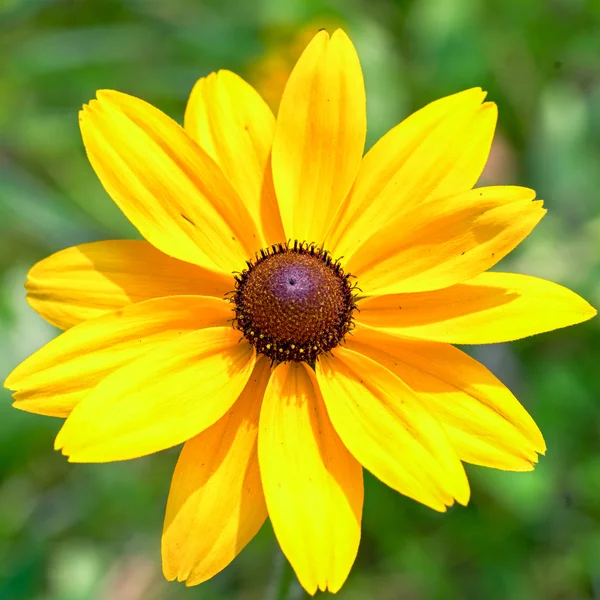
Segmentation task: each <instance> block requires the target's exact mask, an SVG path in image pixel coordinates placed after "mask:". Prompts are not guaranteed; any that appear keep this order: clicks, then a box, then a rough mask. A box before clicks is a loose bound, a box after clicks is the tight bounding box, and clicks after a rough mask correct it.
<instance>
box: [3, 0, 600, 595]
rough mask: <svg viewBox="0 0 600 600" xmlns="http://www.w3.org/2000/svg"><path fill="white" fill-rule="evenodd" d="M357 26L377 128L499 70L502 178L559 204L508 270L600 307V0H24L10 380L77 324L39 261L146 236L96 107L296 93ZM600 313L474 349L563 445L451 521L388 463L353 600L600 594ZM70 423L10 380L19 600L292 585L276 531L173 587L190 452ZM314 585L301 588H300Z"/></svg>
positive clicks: (9, 162) (17, 21)
mask: <svg viewBox="0 0 600 600" xmlns="http://www.w3.org/2000/svg"><path fill="white" fill-rule="evenodd" d="M340 25H341V26H343V27H345V28H346V29H347V30H348V31H349V33H350V34H351V36H352V38H353V40H354V42H355V44H356V46H357V49H358V52H359V55H360V57H361V61H362V65H363V68H364V72H365V78H366V86H367V95H368V116H369V137H368V144H369V145H370V144H372V143H373V142H374V141H375V140H376V139H377V138H378V137H379V136H380V135H382V134H383V133H384V132H385V131H386V130H387V129H389V128H390V127H391V126H393V125H395V124H396V123H397V122H398V121H399V120H401V119H402V118H403V117H405V116H406V115H407V114H409V113H410V112H411V111H413V110H414V109H417V108H419V107H421V106H422V105H424V104H426V103H427V102H429V101H431V100H433V99H436V98H438V97H441V96H444V95H446V94H449V93H453V92H456V91H458V90H461V89H464V88H467V87H470V86H475V85H481V86H483V87H484V88H485V89H487V90H488V91H489V97H490V98H491V99H492V100H494V101H495V102H497V103H498V106H499V111H500V122H499V128H498V132H497V136H496V140H495V143H494V146H493V148H492V154H491V157H490V161H489V164H488V167H487V168H486V171H485V173H484V175H483V178H482V179H483V180H485V183H497V184H502V183H516V184H519V185H525V186H530V187H533V188H535V189H536V190H537V191H538V195H539V197H541V198H543V199H545V201H546V206H547V207H548V209H549V213H548V215H547V217H546V218H545V219H544V220H543V221H542V223H541V224H540V225H539V226H538V228H537V229H536V231H535V232H534V233H533V234H532V235H531V236H530V237H529V238H528V239H527V241H526V242H525V243H524V244H523V245H522V247H521V248H519V249H517V251H516V252H514V253H513V254H512V255H511V256H510V257H509V258H508V259H506V260H505V261H504V262H503V264H502V268H503V269H510V270H514V271H520V272H524V273H528V274H532V275H538V276H542V277H546V278H549V279H552V280H554V281H557V282H560V283H563V284H566V285H568V286H570V287H572V288H573V289H575V290H576V291H578V292H579V293H580V294H582V295H584V296H585V297H586V298H587V299H588V300H590V301H591V302H592V303H593V304H595V305H596V306H599V305H600V277H599V275H600V192H599V190H600V3H599V2H598V1H597V0H481V1H477V0H415V1H410V0H408V1H400V0H398V1H393V0H363V1H360V0H355V1H348V0H340V1H339V2H334V1H333V0H332V1H331V2H329V1H327V0H258V1H255V2H252V1H248V0H211V1H201V2H199V1H192V0H102V1H91V0H90V1H88V0H85V1H84V0H63V1H59V0H2V1H1V2H0V74H1V77H0V379H3V378H4V376H5V375H6V374H8V372H9V371H10V370H11V369H12V368H13V367H14V366H16V365H17V363H18V362H19V361H20V360H22V359H23V358H25V357H26V356H28V355H29V354H30V353H32V352H33V351H34V350H36V349H37V348H38V347H40V346H41V345H42V344H44V343H45V342H46V341H48V340H50V339H51V338H52V337H54V336H55V335H57V333H58V331H57V330H55V329H54V328H53V327H51V326H50V325H48V324H46V323H45V322H43V321H42V320H41V318H39V317H38V316H37V315H36V314H34V313H33V311H32V310H31V309H30V308H29V307H28V306H27V304H26V302H25V300H24V290H23V282H24V279H25V274H26V271H27V269H28V268H29V267H30V266H31V265H33V264H34V263H35V262H36V261H37V260H39V259H41V258H43V257H44V256H46V255H48V254H50V253H52V252H54V251H56V250H59V249H61V248H65V247H67V246H71V245H73V244H77V243H81V242H86V241H92V240H101V239H107V238H122V237H135V236H136V232H135V231H134V230H133V228H132V227H131V226H130V225H129V224H128V222H127V221H126V220H125V218H124V217H123V216H122V215H121V214H120V212H119V211H118V209H117V208H116V207H115V206H114V205H113V203H112V202H111V200H110V199H109V198H108V197H107V195H106V194H105V192H104V191H103V189H102V188H101V186H100V184H99V182H98V181H97V179H96V177H95V176H94V173H93V172H92V169H91V168H90V166H89V165H88V163H87V160H86V158H85V154H84V151H83V147H82V144H81V139H80V136H79V131H78V127H77V112H78V110H79V108H80V107H81V105H82V104H83V103H84V102H86V101H88V100H89V99H90V98H91V97H93V96H94V93H95V91H96V90H97V89H99V88H114V89H118V90H121V91H125V92H128V93H131V94H134V95H137V96H140V97H142V98H144V99H146V100H148V101H150V102H151V103H153V104H154V105H156V106H158V107H160V108H161V109H163V110H164V111H166V112H167V113H169V114H170V115H172V116H173V117H175V118H176V119H178V120H181V119H182V116H183V110H184V106H185V101H186V97H187V94H188V92H189V90H190V89H191V87H192V85H193V84H194V82H195V81H196V79H197V78H198V77H200V76H202V75H205V74H207V73H209V72H210V71H212V70H216V69H219V68H229V69H232V70H234V71H236V72H238V73H240V74H242V75H243V76H245V77H246V78H247V79H249V80H250V81H251V82H252V83H253V84H255V85H256V86H257V87H258V88H259V89H260V90H261V91H262V93H263V94H264V96H265V97H266V98H267V99H268V101H269V102H270V103H271V104H272V106H273V108H274V109H275V110H276V108H277V99H278V96H279V94H280V91H281V88H282V86H283V84H284V82H285V80H286V78H287V75H288V73H289V71H290V69H291V67H292V65H293V62H294V60H295V59H296V58H297V56H298V55H299V53H300V51H301V49H302V48H303V46H304V44H305V43H306V41H307V40H308V39H310V37H311V36H312V35H313V34H314V33H315V32H316V30H317V29H319V28H320V27H327V28H330V29H333V28H335V27H336V26H340ZM598 334H599V324H598V321H597V320H595V321H594V320H593V321H591V322H588V323H585V324H583V325H580V326H578V327H574V328H570V329H567V330H562V331H557V332H553V333H549V334H546V335H542V336H539V337H536V338H534V339H527V340H523V341H520V342H516V343H513V344H510V345H497V346H488V347H471V348H469V349H468V351H469V352H471V353H473V354H474V355H475V356H476V357H477V358H479V359H480V360H482V361H483V362H484V363H486V364H487V365H488V366H489V367H490V368H491V369H492V371H493V372H494V373H496V374H497V375H498V376H499V377H500V378H501V379H502V380H503V381H504V382H505V383H506V384H507V385H508V386H509V387H510V388H511V389H512V390H513V391H514V392H515V393H516V394H517V396H518V397H519V398H520V399H521V400H522V401H523V403H524V404H525V406H526V407H527V408H528V410H529V411H530V412H531V413H532V414H533V415H534V417H535V419H536V420H537V422H538V423H539V425H540V427H541V429H542V431H543V432H544V434H545V436H546V439H547V443H548V448H549V450H548V453H547V456H546V457H545V458H543V459H542V460H541V462H540V465H539V467H538V468H537V469H536V470H535V472H533V473H525V474H514V473H504V472H494V471H490V470H485V469H482V468H477V467H468V473H469V476H470V479H471V482H472V488H473V494H472V500H471V503H470V505H469V506H468V507H467V508H462V507H457V508H453V509H451V510H450V511H449V512H448V513H447V514H445V515H440V514H437V513H435V512H433V511H431V510H429V509H426V508H425V507H422V506H420V505H418V504H416V503H415V502H413V501H411V500H408V499H406V498H404V497H402V496H400V495H398V494H396V493H394V492H392V491H391V490H389V489H387V488H385V487H384V486H383V485H382V484H380V483H379V482H377V481H376V480H374V479H373V478H372V477H369V476H367V477H366V503H365V511H364V533H363V539H362V544H361V548H360V551H359V555H358V559H357V563H356V566H355V568H354V570H353V571H352V573H351V575H350V577H349V579H348V582H347V583H346V585H345V587H344V588H343V590H342V592H341V593H340V594H339V596H338V597H339V598H340V599H341V600H370V599H373V600H396V599H398V600H403V599H407V600H421V599H430V598H431V599H448V600H453V599H461V600H462V599H477V600H479V599H490V600H496V599H505V598H510V599H511V600H537V599H540V600H554V599H556V600H559V599H561V600H562V599H564V600H577V599H584V598H596V599H597V598H600V374H599V365H600V344H599V340H600V338H599V335H598ZM59 427H60V421H59V420H58V419H52V418H47V417H39V416H35V415H30V414H26V413H21V412H19V411H17V410H15V409H13V408H11V406H10V397H9V394H8V393H7V392H6V391H5V390H2V391H0V599H1V600H32V599H33V600H37V599H39V600H89V599H92V600H161V599H175V600H176V599H186V600H191V599H203V600H221V599H230V598H231V599H238V598H239V599H241V600H252V599H261V600H262V599H265V600H269V598H274V597H275V595H274V591H273V589H272V587H270V584H269V581H270V579H271V578H272V573H273V571H274V570H275V571H277V570H278V569H280V568H281V567H282V562H281V558H280V557H279V556H278V555H277V551H276V550H275V547H276V546H275V542H274V538H273V533H272V530H271V528H270V526H269V525H268V524H267V525H265V527H264V528H263V530H262V531H261V532H260V534H259V535H258V537H257V538H256V539H255V540H254V541H253V542H252V543H251V544H250V545H249V547H248V548H247V549H246V550H244V551H243V552H242V554H241V555H240V557H239V558H238V559H237V560H236V561H235V562H234V564H233V565H232V566H231V567H230V568H228V569H227V570H226V571H225V572H223V573H222V574H220V575H219V576H217V577H216V578H215V579H214V580H212V581H210V582H208V583H206V584H204V585H202V586H200V587H196V588H190V589H186V588H185V587H184V586H183V585H181V584H168V583H166V582H164V581H163V579H162V575H161V571H160V556H159V540H160V532H161V527H162V518H163V510H164V505H165V500H166V497H167V491H168V486H169V480H170V475H171V471H172V469H173V466H174V464H175V461H176V458H177V451H176V449H175V450H173V451H169V452H164V453H162V454H160V455H157V456H152V457H148V458H145V459H141V460H137V461H132V462H125V463H119V464H109V465H71V464H68V463H67V462H66V460H65V459H64V458H63V457H62V456H61V455H60V454H58V453H55V452H53V450H52V443H53V437H54V435H55V434H56V432H57V431H58V428H59ZM294 597H295V598H301V597H303V595H302V593H301V591H300V590H298V588H296V587H295V586H294V585H292V586H291V587H290V592H289V598H294Z"/></svg>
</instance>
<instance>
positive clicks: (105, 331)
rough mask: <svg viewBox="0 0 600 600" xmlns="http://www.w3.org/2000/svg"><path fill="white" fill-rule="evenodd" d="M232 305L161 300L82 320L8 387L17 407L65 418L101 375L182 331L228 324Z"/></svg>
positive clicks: (27, 362)
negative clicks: (89, 319)
mask: <svg viewBox="0 0 600 600" xmlns="http://www.w3.org/2000/svg"><path fill="white" fill-rule="evenodd" d="M232 315H233V313H232V312H231V305H230V304H228V303H227V302H225V301H224V300H220V299H219V298H210V297H204V296H179V297H172V298H157V299H154V300H148V301H146V302H140V303H139V304H133V305H131V306H128V307H126V308H123V309H122V310H118V311H115V312H113V313H109V314H107V315H104V316H102V317H99V318H97V319H93V320H91V321H86V322H85V323H81V324H80V325H77V326H76V327H73V328H72V329H69V331H66V332H65V333H63V334H62V335H61V336H59V337H57V338H56V339H54V340H52V341H51V342H49V343H48V344H46V345H45V346H44V347H43V348H41V349H40V350H38V351H37V352H36V353H35V354H33V355H32V356H30V357H29V358H28V359H27V360H25V361H24V362H23V363H21V364H20V365H19V366H18V367H17V368H16V369H15V370H14V371H13V372H12V373H11V374H10V375H9V376H8V378H7V380H6V382H5V384H4V385H5V386H6V387H8V388H9V389H12V390H15V391H16V393H15V395H14V397H15V403H14V406H15V407H16V408H19V409H21V410H26V411H29V412H34V413H38V414H42V415H49V416H53V417H66V416H68V415H69V414H70V413H71V411H72V410H73V408H75V406H76V405H77V404H78V403H79V402H80V401H81V400H82V399H83V398H84V396H85V395H86V394H88V393H89V392H90V390H92V389H93V388H94V387H95V386H96V385H97V384H98V383H99V382H100V381H101V380H102V379H104V378H105V377H106V376H108V375H110V374H111V373H112V372H113V371H115V370H117V369H119V368H120V367H122V366H123V365H126V364H128V363H130V362H131V361H133V360H134V359H136V358H138V357H140V356H142V355H144V354H146V353H147V352H150V351H151V350H154V349H156V348H158V347H159V346H161V345H162V344H164V343H165V342H167V341H169V340H172V339H174V338H178V337H179V336H181V335H182V334H183V333H188V332H190V331H194V330H196V329H203V328H205V327H218V326H226V325H227V322H228V320H230V319H231V318H232Z"/></svg>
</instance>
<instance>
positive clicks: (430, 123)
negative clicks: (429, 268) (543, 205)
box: [327, 88, 497, 257]
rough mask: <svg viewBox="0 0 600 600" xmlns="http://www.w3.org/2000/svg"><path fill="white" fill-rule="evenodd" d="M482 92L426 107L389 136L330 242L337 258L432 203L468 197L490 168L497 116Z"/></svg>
mask: <svg viewBox="0 0 600 600" xmlns="http://www.w3.org/2000/svg"><path fill="white" fill-rule="evenodd" d="M484 98H485V93H484V92H482V91H481V89H479V88H475V89H471V90H467V91H465V92H461V93H459V94H454V95H453V96H448V97H447V98H443V99H441V100H438V101H436V102H433V103H431V104H429V105H427V106H426V107H425V108H423V109H421V110H419V111H418V112H416V113H414V114H413V115H411V116H410V117H408V118H407V119H406V120H404V121H402V123H400V124H399V125H397V126H396V127H395V128H394V129H392V130H391V131H390V132H389V133H387V134H386V135H385V136H384V137H383V138H381V140H379V142H377V144H375V145H374V146H373V148H372V149H371V150H369V152H368V153H367V155H366V156H365V158H364V160H363V162H362V164H361V167H360V171H359V173H358V176H357V178H356V183H355V186H354V188H353V190H352V193H351V194H350V196H349V197H348V199H347V201H346V203H345V205H344V208H343V210H341V211H340V213H339V214H338V218H337V219H336V222H335V225H334V227H333V229H332V230H331V232H330V235H329V236H328V241H327V247H328V248H329V249H330V250H331V251H332V252H333V254H334V255H335V256H346V257H348V256H350V254H351V253H352V252H353V251H354V249H355V248H356V247H357V246H358V245H359V243H360V242H361V241H364V240H365V239H366V237H369V236H370V235H372V234H374V233H375V232H377V231H378V230H379V229H381V228H382V227H383V226H384V225H386V224H388V223H390V222H392V221H393V220H396V219H398V227H401V226H402V221H401V215H402V214H404V213H405V212H406V211H408V210H411V209H413V208H415V207H416V206H417V205H419V204H423V203H425V202H427V201H428V200H432V199H434V198H444V197H446V196H453V195H456V194H460V193H462V192H466V191H467V190H470V189H471V188H472V187H473V186H474V185H475V183H476V182H477V180H478V179H479V176H480V175H481V172H482V170H483V167H484V165H485V163H486V161H487V157H488V154H489V150H490V146H491V143H492V138H493V136H494V129H495V127H496V118H497V111H496V107H495V105H493V104H490V103H486V104H484V105H483V106H482V105H481V103H482V101H483V99H484Z"/></svg>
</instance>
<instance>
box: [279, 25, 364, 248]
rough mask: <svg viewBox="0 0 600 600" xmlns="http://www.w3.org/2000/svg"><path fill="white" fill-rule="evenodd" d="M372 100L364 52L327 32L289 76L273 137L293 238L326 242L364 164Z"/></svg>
mask: <svg viewBox="0 0 600 600" xmlns="http://www.w3.org/2000/svg"><path fill="white" fill-rule="evenodd" d="M366 130H367V125H366V100H365V88H364V82H363V76H362V71H361V68H360V63H359V61H358V56H357V55H356V50H355V49H354V46H353V45H352V42H351V41H350V40H349V39H348V37H347V36H346V34H345V33H344V32H343V31H341V30H339V29H338V30H337V31H336V32H335V33H334V34H333V36H332V37H331V39H329V35H328V34H327V33H326V32H325V31H320V32H319V33H318V34H317V35H316V36H315V37H314V38H313V40H312V41H311V42H310V44H309V45H308V46H307V48H306V50H304V53H303V54H302V56H301V57H300V59H299V60H298V62H297V64H296V66H295V67H294V70H293V71H292V74H291V75H290V78H289V80H288V82H287V85H286V87H285V90H284V92H283V96H282V98H281V105H280V107H279V114H278V116H277V127H276V129H275V140H274V142H273V179H274V181H275V190H276V191H277V198H278V200H279V206H280V210H281V217H282V220H283V226H284V229H285V232H286V234H287V237H288V238H292V239H297V240H300V241H303V240H306V241H308V242H317V243H321V242H323V241H324V238H325V234H326V233H327V230H328V228H329V226H330V224H331V222H332V219H333V217H334V215H335V214H336V212H337V210H338V208H339V207H340V204H341V203H342V201H343V199H344V197H345V196H346V194H347V193H348V191H349V190H350V187H351V186H352V183H353V182H354V178H355V176H356V173H357V171H358V167H359V165H360V161H361V157H362V153H363V149H364V143H365V135H366Z"/></svg>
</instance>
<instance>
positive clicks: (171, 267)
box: [25, 240, 233, 329]
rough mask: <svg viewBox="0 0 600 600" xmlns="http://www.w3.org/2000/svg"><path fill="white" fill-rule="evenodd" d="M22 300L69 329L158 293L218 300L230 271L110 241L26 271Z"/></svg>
mask: <svg viewBox="0 0 600 600" xmlns="http://www.w3.org/2000/svg"><path fill="white" fill-rule="evenodd" d="M25 287H26V289H27V301H28V302H29V304H30V305H31V306H32V307H33V309H34V310H35V311H36V312H38V313H39V314H40V315H41V316H42V317H44V319H46V320H47V321H49V322H50V323H52V324H53V325H55V326H56V327H59V328H60V329H68V328H69V327H72V326H73V325H77V324H78V323H81V322H82V321H87V320H88V319H94V318H96V317H99V316H101V315H104V314H106V313H108V312H111V311H113V310H115V309H117V308H122V307H124V306H128V305H129V304H133V303H135V302H142V301H144V300H149V299H150V298H160V297H162V296H179V295H185V294H192V295H203V296H217V297H219V298H222V297H223V296H224V295H225V294H226V293H227V292H229V291H231V290H232V289H233V284H232V279H231V275H226V274H224V273H219V272H215V271H209V270H208V269H203V268H202V267H198V266H196V265H191V264H189V263H186V262H183V261H180V260H177V259H175V258H171V257H170V256H167V255H166V254H163V253H162V252H160V250H157V249H156V248H155V247H154V246H152V245H151V244H149V243H148V242H144V241H138V240H115V241H107V242H93V243H91V244H81V245H80V246H73V247H71V248H67V249H65V250H61V251H60V252H56V253H55V254H52V255H51V256H48V257H47V258H45V259H44V260H42V261H40V262H39V263H37V264H36V265H34V266H33V267H32V269H31V270H30V271H29V273H28V274H27V283H26V284H25Z"/></svg>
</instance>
